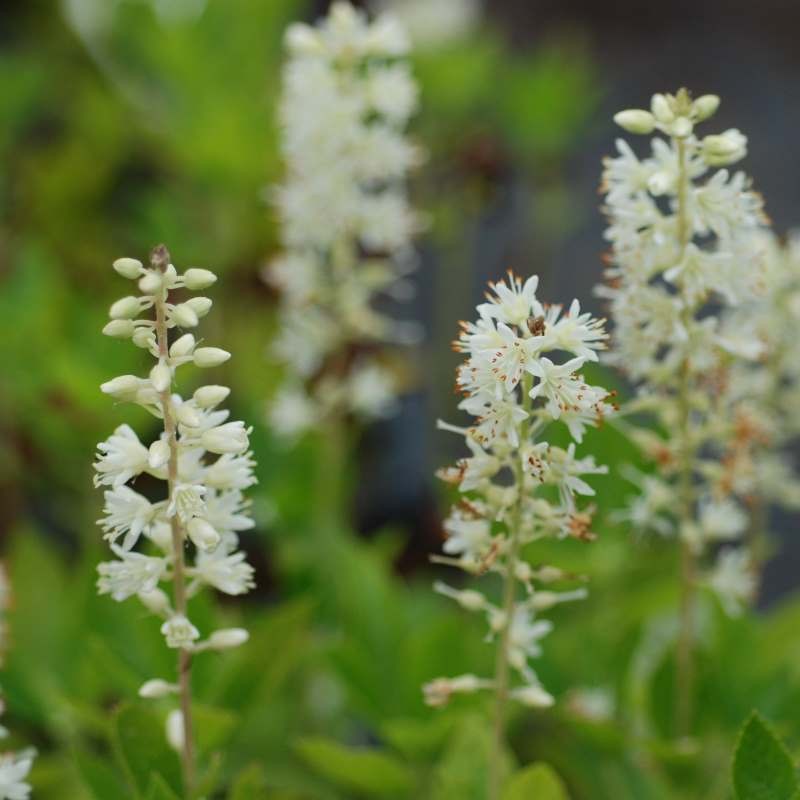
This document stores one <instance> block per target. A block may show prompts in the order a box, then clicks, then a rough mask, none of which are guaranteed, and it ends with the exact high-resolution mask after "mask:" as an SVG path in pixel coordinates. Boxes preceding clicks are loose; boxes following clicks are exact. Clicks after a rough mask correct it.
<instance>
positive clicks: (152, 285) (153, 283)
mask: <svg viewBox="0 0 800 800" xmlns="http://www.w3.org/2000/svg"><path fill="white" fill-rule="evenodd" d="M162 286H163V282H162V279H161V273H158V272H153V271H152V270H148V271H147V272H146V273H145V274H144V275H143V276H142V278H141V280H140V281H139V291H140V292H141V293H142V294H146V295H154V294H157V293H158V292H160V291H161V287H162Z"/></svg>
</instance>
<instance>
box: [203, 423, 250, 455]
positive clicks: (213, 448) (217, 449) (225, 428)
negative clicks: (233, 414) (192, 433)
mask: <svg viewBox="0 0 800 800" xmlns="http://www.w3.org/2000/svg"><path fill="white" fill-rule="evenodd" d="M251 430H252V429H251V428H245V426H244V422H241V421H238V420H237V421H236V422H226V423H225V424H223V425H217V426H216V427H215V428H209V430H207V431H205V432H204V433H203V434H202V436H201V437H200V441H201V443H202V445H203V447H205V449H206V450H208V452H209V453H218V454H219V455H224V454H226V453H232V454H239V453H244V452H245V451H246V450H247V448H248V447H249V446H250V439H249V435H250V431H251Z"/></svg>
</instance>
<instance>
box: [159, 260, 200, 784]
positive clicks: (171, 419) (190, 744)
mask: <svg viewBox="0 0 800 800" xmlns="http://www.w3.org/2000/svg"><path fill="white" fill-rule="evenodd" d="M169 260H170V259H169V252H168V251H167V249H166V248H165V247H164V246H163V245H160V246H159V247H157V248H155V249H154V250H153V253H152V255H151V265H152V266H153V267H154V268H157V269H161V271H162V272H163V271H164V270H165V269H166V268H167V266H168V264H169ZM166 302H167V292H166V291H164V290H162V291H161V292H160V293H159V294H158V296H157V297H156V301H155V309H156V336H157V337H158V353H159V357H160V359H161V360H162V361H163V362H165V363H166V362H167V360H168V358H169V336H168V331H167V318H166ZM160 401H161V410H162V413H163V415H164V432H165V433H166V435H167V443H168V444H169V462H168V464H167V486H168V491H169V498H168V503H169V502H172V497H173V493H174V491H175V486H176V484H177V482H178V437H177V426H176V424H175V409H174V408H173V406H172V386H171V382H170V386H168V387H167V388H166V389H164V391H163V392H161V393H160ZM170 522H171V528H172V549H173V555H174V563H173V568H172V572H173V586H174V603H175V612H176V613H177V614H179V615H181V616H186V607H187V602H186V575H185V563H184V557H183V545H184V539H185V536H184V532H183V530H182V529H181V523H180V519H179V518H178V515H177V514H173V516H172V517H171V519H170ZM191 669H192V654H191V653H190V652H189V651H188V650H185V649H184V648H180V650H179V651H178V686H179V690H180V705H181V716H182V719H183V748H182V750H181V767H182V771H183V791H184V795H185V796H186V798H190V797H191V795H192V791H193V789H194V783H195V763H194V734H193V726H192V690H191Z"/></svg>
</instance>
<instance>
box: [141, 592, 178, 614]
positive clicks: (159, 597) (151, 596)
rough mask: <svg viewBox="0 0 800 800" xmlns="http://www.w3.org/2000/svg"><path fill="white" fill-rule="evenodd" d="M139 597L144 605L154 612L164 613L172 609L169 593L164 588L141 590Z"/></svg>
mask: <svg viewBox="0 0 800 800" xmlns="http://www.w3.org/2000/svg"><path fill="white" fill-rule="evenodd" d="M138 597H139V599H140V600H141V601H142V604H143V605H144V607H145V608H146V609H147V610H148V611H150V612H151V613H153V614H158V615H163V614H168V613H170V611H171V608H172V607H171V606H170V603H169V597H167V593H166V592H165V591H164V590H163V589H153V590H152V591H149V592H139V594H138Z"/></svg>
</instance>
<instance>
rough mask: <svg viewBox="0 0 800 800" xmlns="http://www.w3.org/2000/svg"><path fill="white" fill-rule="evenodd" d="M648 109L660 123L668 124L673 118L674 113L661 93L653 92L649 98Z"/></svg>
mask: <svg viewBox="0 0 800 800" xmlns="http://www.w3.org/2000/svg"><path fill="white" fill-rule="evenodd" d="M650 111H652V112H653V116H654V117H655V118H656V119H657V120H658V121H659V122H660V123H662V124H664V125H665V124H668V123H670V122H672V121H673V120H674V119H675V113H674V112H673V110H672V107H671V106H670V104H669V100H667V98H666V96H665V95H663V94H654V95H653V97H652V99H651V100H650Z"/></svg>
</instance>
